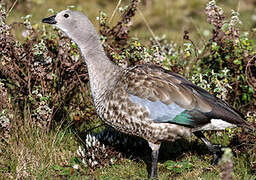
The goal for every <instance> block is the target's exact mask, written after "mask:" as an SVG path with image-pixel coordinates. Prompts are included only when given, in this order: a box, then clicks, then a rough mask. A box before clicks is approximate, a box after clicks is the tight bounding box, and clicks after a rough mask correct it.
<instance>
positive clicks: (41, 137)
mask: <svg viewBox="0 0 256 180" xmlns="http://www.w3.org/2000/svg"><path fill="white" fill-rule="evenodd" d="M11 135H12V137H10V138H9V139H8V142H7V141H6V142H4V143H1V145H0V148H1V154H0V155H1V159H0V177H1V178H2V179H23V178H29V179H52V178H54V179H63V178H68V179H106V180H108V179H111V180H112V179H120V178H121V179H146V178H147V164H148V163H150V161H149V156H150V154H147V153H146V154H145V153H144V155H143V156H130V157H126V158H122V159H121V160H119V161H116V162H115V163H114V164H113V165H107V166H105V167H99V168H95V169H94V170H91V169H89V168H88V167H85V166H84V165H83V164H82V163H81V162H80V161H79V160H78V159H77V158H76V157H77V155H76V150H77V148H78V145H79V143H78V139H77V136H76V135H75V133H74V131H73V130H71V128H65V127H60V126H59V127H56V129H54V130H52V131H50V132H48V133H47V132H45V131H42V130H40V129H38V128H36V127H32V126H31V125H29V124H25V125H23V126H20V128H18V125H17V124H16V127H14V128H13V130H12V132H11ZM209 135H210V136H212V137H213V140H212V142H213V143H221V144H222V145H226V144H229V140H231V139H232V137H228V132H220V133H219V134H218V135H216V134H215V133H209ZM146 148H148V147H145V149H146ZM145 149H141V148H140V149H138V151H145V152H148V151H146V150H145ZM251 154H252V153H250V152H248V153H245V152H243V153H239V154H238V156H237V157H233V159H232V160H233V163H234V175H233V177H234V179H253V178H255V177H256V176H255V174H254V175H253V173H252V172H251V170H250V163H255V159H256V157H255V154H254V156H251V157H250V155H251ZM211 158H212V156H211V155H210V154H209V153H208V151H207V150H206V148H205V146H204V145H203V144H202V143H201V142H200V141H198V140H196V139H195V138H192V139H190V140H189V141H185V140H180V141H177V142H175V143H164V144H163V145H162V147H161V149H160V159H159V163H158V170H159V179H191V180H193V179H198V178H199V177H200V178H201V179H213V180H215V179H220V177H221V168H220V167H221V166H220V165H217V166H212V165H210V161H211ZM74 164H78V165H79V169H78V170H77V169H74V168H73V165H74ZM184 164H185V165H184Z"/></svg>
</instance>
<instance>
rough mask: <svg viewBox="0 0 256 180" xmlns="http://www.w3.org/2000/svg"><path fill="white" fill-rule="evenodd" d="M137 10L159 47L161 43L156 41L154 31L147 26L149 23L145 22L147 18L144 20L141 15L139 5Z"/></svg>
mask: <svg viewBox="0 0 256 180" xmlns="http://www.w3.org/2000/svg"><path fill="white" fill-rule="evenodd" d="M138 11H139V13H140V16H141V17H142V19H143V21H144V23H145V24H146V26H147V28H148V30H149V32H150V33H151V35H152V37H153V38H154V40H155V41H156V43H157V45H158V46H159V47H161V45H160V43H159V41H158V40H157V38H156V35H155V33H154V32H153V31H152V29H151V27H150V26H149V24H148V22H147V20H146V18H145V16H144V15H143V13H142V12H141V10H140V9H139V7H138Z"/></svg>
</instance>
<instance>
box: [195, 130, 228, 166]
mask: <svg viewBox="0 0 256 180" xmlns="http://www.w3.org/2000/svg"><path fill="white" fill-rule="evenodd" d="M194 134H195V136H196V137H198V138H199V139H201V141H203V143H204V144H205V145H206V147H207V149H208V150H209V151H210V152H211V153H212V154H213V159H212V161H211V164H212V165H216V164H218V162H219V160H220V159H221V157H222V155H223V153H224V152H223V151H222V150H221V148H222V147H221V145H219V144H211V143H210V141H209V140H208V139H207V138H206V137H205V136H204V134H203V133H202V132H201V131H197V132H194Z"/></svg>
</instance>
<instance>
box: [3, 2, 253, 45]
mask: <svg viewBox="0 0 256 180" xmlns="http://www.w3.org/2000/svg"><path fill="white" fill-rule="evenodd" d="M144 1H148V2H151V3H148V5H147V6H146V5H143V4H144V3H142V4H141V5H140V9H141V10H142V12H143V15H144V16H145V18H146V20H147V21H148V24H149V26H150V27H151V29H152V30H153V32H154V33H155V34H156V35H157V36H162V35H163V34H166V36H167V39H169V40H172V41H174V42H175V43H177V44H179V45H181V44H182V43H183V32H184V30H188V31H189V32H190V36H191V37H192V40H193V39H195V40H196V39H206V38H207V37H205V36H204V35H203V34H204V33H205V31H206V30H209V29H210V26H209V24H208V23H207V22H206V16H205V14H204V7H205V4H206V3H207V2H208V1H207V0H204V1H201V0H193V1H186V0H180V1H169V0H158V1H154V0H144ZM144 1H143V0H142V2H144ZM118 2H119V1H118V0H116V1H109V0H104V1H101V0H95V1H90V0H67V1H63V0H56V1H51V0H33V1H28V2H26V3H22V2H20V1H18V3H17V5H16V8H14V9H13V10H12V12H11V13H10V16H9V17H8V21H9V22H14V21H17V20H18V21H20V17H22V16H25V15H27V14H32V15H33V17H32V22H33V23H39V22H41V20H42V18H44V17H47V16H49V15H50V13H48V12H47V9H50V8H53V9H54V10H56V11H60V10H63V9H66V8H67V7H68V6H70V5H75V7H76V8H75V9H77V10H79V11H83V12H84V13H85V14H87V16H88V17H89V18H90V19H91V20H92V22H93V24H95V25H98V22H97V21H96V17H97V16H99V12H100V11H104V12H106V13H107V14H108V16H109V17H110V16H111V14H112V13H113V11H114V10H115V8H116V5H117V4H118ZM217 2H218V4H219V5H220V6H221V7H223V10H224V11H225V12H226V13H230V12H231V10H232V9H234V10H237V9H239V12H240V15H241V20H242V22H244V23H243V26H242V28H243V30H246V31H248V30H249V29H252V27H253V21H251V17H252V14H253V13H254V6H253V0H247V1H238V0H236V1H233V0H226V1H217ZM128 3H129V0H122V1H121V5H120V7H124V6H125V5H127V4H128ZM10 6H11V5H10ZM119 17H120V13H116V14H115V16H114V17H113V19H112V21H111V24H112V25H113V24H115V23H116V21H117V20H118V19H119ZM131 36H132V37H133V36H135V37H139V38H140V39H142V40H145V41H147V40H148V39H149V38H150V37H152V34H151V33H150V31H149V30H148V28H147V26H146V24H145V22H144V21H143V17H142V16H141V15H140V14H139V13H137V14H136V16H135V17H134V18H133V26H132V29H131Z"/></svg>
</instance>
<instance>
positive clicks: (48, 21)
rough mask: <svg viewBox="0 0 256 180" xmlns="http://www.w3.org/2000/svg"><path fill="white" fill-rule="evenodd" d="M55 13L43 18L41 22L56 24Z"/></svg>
mask: <svg viewBox="0 0 256 180" xmlns="http://www.w3.org/2000/svg"><path fill="white" fill-rule="evenodd" d="M55 17H56V15H54V16H51V17H48V18H44V19H43V20H42V22H43V23H48V24H57V21H56V20H55Z"/></svg>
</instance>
